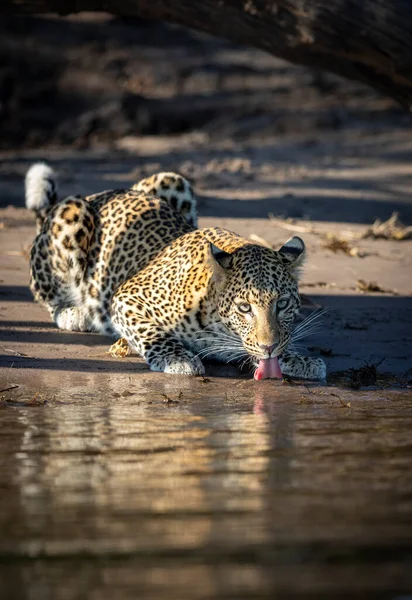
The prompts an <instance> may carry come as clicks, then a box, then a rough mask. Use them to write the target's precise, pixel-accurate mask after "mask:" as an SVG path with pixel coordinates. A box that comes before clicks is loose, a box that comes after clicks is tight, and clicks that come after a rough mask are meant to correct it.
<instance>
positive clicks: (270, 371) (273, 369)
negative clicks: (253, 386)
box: [254, 356, 282, 381]
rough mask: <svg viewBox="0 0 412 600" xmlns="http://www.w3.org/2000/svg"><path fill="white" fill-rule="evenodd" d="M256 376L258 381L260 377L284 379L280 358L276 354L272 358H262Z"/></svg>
mask: <svg viewBox="0 0 412 600" xmlns="http://www.w3.org/2000/svg"><path fill="white" fill-rule="evenodd" d="M254 378H255V379H256V380H257V381H259V379H282V373H281V370H280V366H279V361H278V359H277V358H276V357H275V356H273V357H272V358H262V359H261V360H260V361H259V365H258V368H257V369H256V371H255V374H254Z"/></svg>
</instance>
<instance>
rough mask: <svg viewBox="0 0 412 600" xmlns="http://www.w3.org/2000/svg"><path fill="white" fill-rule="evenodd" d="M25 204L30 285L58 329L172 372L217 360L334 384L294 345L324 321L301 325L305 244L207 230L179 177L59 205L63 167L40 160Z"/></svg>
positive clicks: (189, 371)
mask: <svg viewBox="0 0 412 600" xmlns="http://www.w3.org/2000/svg"><path fill="white" fill-rule="evenodd" d="M26 206H27V208H29V209H30V210H32V211H33V212H34V214H35V217H36V229H37V235H36V237H35V239H34V242H33V245H32V248H31V253H30V288H31V290H32V293H33V296H34V299H35V301H37V302H39V303H41V304H42V305H44V306H45V307H46V308H47V309H48V311H49V313H50V316H51V318H52V320H53V321H54V322H55V324H56V325H57V327H58V328H59V329H63V330H68V331H83V332H98V333H101V334H104V335H109V336H111V337H112V338H114V339H117V340H118V342H117V344H120V345H123V346H126V347H127V348H128V349H129V350H130V351H131V352H135V353H137V354H138V355H140V356H141V357H142V358H143V359H144V360H145V361H146V363H147V364H148V366H149V368H150V369H151V370H152V371H157V372H163V373H166V374H182V375H192V376H204V374H205V373H206V367H205V361H208V360H209V359H213V360H217V361H219V362H223V363H235V364H236V365H238V366H239V367H240V368H241V369H244V368H249V369H250V370H251V371H253V372H254V378H255V379H257V380H259V379H266V378H279V379H280V378H282V377H285V376H289V377H293V378H299V379H311V380H324V379H325V378H326V365H325V363H324V361H323V360H322V359H321V358H318V357H310V356H304V355H302V354H300V353H299V352H297V350H296V348H295V344H296V341H297V340H299V339H301V338H302V337H304V335H305V329H313V323H314V321H316V318H317V317H316V316H315V317H313V315H312V316H311V317H309V318H307V319H306V320H304V321H302V322H301V323H300V324H299V325H297V326H296V325H295V322H296V319H297V317H298V315H299V313H300V302H301V300H300V295H299V288H298V285H299V278H300V275H301V270H302V266H303V263H304V261H305V258H306V248H305V244H304V242H303V240H302V239H301V238H299V237H297V236H294V237H292V238H290V239H289V240H287V241H286V242H285V243H284V244H283V245H282V246H281V247H280V248H279V249H278V250H275V249H273V248H271V247H268V246H267V245H264V244H260V243H256V242H254V241H252V240H249V239H246V238H244V237H242V236H240V235H238V234H237V233H235V232H232V231H230V230H228V229H224V228H222V227H219V226H215V227H206V228H198V225H197V197H196V194H195V192H194V190H193V187H192V185H191V183H190V182H189V181H188V180H187V179H186V178H185V177H183V176H181V175H179V174H178V173H173V172H164V173H156V174H154V175H153V176H151V177H148V178H146V179H143V180H142V181H139V182H137V183H136V184H134V185H132V187H130V188H126V189H114V190H106V191H102V192H98V193H95V194H93V195H90V196H82V195H74V196H67V197H64V198H62V199H60V198H59V195H58V188H57V176H56V174H55V172H54V170H53V169H52V168H51V167H50V166H49V165H47V164H45V163H36V164H34V165H32V166H31V167H30V169H29V171H28V172H27V175H26ZM114 346H116V344H115V345H114Z"/></svg>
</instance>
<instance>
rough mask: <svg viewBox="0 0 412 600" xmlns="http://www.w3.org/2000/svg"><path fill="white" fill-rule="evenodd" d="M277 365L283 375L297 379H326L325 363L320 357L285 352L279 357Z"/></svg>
mask: <svg viewBox="0 0 412 600" xmlns="http://www.w3.org/2000/svg"><path fill="white" fill-rule="evenodd" d="M279 365H280V369H281V371H282V374H283V375H289V376H290V377H296V378H297V379H316V380H323V379H326V365H325V362H324V361H323V360H322V359H321V358H312V357H309V356H300V355H299V354H285V355H283V356H281V357H279Z"/></svg>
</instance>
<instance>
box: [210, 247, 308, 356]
mask: <svg viewBox="0 0 412 600" xmlns="http://www.w3.org/2000/svg"><path fill="white" fill-rule="evenodd" d="M211 252H212V256H213V259H214V261H215V268H214V271H215V280H216V287H217V290H218V299H217V302H218V312H219V316H220V319H221V321H222V323H223V324H224V325H225V327H226V329H227V330H228V334H229V335H233V334H235V337H238V338H240V340H241V344H242V346H243V348H244V350H245V351H246V352H247V354H248V355H249V356H251V357H254V358H256V359H258V360H260V359H264V358H269V357H272V356H279V355H280V354H281V353H282V352H283V351H284V350H285V349H286V347H287V346H288V344H289V342H290V338H291V330H292V324H293V322H294V320H295V317H296V315H297V313H298V312H299V308H300V298H299V291H298V277H299V267H300V266H301V265H302V263H303V261H304V258H305V245H304V243H303V241H302V240H301V239H300V238H299V237H292V238H291V239H289V240H288V241H287V242H286V243H285V244H284V245H283V246H282V247H281V248H280V250H278V251H276V250H272V249H271V248H269V247H265V246H261V245H255V244H247V245H245V246H242V247H241V248H239V249H238V250H236V251H235V252H233V253H232V254H229V253H227V252H222V251H221V250H219V249H218V248H216V247H215V246H213V245H212V248H211Z"/></svg>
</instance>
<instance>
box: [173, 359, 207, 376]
mask: <svg viewBox="0 0 412 600" xmlns="http://www.w3.org/2000/svg"><path fill="white" fill-rule="evenodd" d="M164 372H165V373H173V374H178V375H204V374H205V367H204V366H203V363H202V361H201V360H199V359H198V358H197V357H194V358H191V359H190V360H185V359H183V358H177V357H176V358H173V359H169V360H167V361H166V364H165V368H164Z"/></svg>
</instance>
